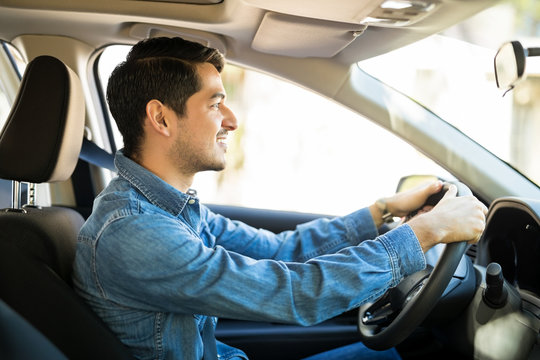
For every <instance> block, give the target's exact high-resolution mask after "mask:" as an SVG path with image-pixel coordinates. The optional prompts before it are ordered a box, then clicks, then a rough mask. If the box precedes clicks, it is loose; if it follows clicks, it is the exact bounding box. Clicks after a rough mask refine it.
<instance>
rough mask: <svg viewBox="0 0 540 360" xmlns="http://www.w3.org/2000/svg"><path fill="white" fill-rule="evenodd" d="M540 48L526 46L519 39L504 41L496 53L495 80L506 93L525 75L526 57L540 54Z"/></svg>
mask: <svg viewBox="0 0 540 360" xmlns="http://www.w3.org/2000/svg"><path fill="white" fill-rule="evenodd" d="M539 55H540V48H524V47H523V46H522V45H521V43H520V42H519V41H511V42H507V43H504V44H503V45H502V46H501V47H500V48H499V50H498V51H497V54H495V64H494V65H495V80H496V82H497V87H498V88H499V89H503V90H505V94H506V93H507V92H508V91H510V90H512V89H513V88H514V86H515V85H516V83H517V82H518V81H519V80H521V79H522V78H523V77H524V73H525V58H526V57H527V56H539Z"/></svg>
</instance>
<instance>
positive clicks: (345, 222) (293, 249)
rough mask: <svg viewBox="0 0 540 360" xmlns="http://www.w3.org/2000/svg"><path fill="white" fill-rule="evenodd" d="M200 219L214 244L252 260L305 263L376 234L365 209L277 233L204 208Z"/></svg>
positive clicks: (356, 243)
mask: <svg viewBox="0 0 540 360" xmlns="http://www.w3.org/2000/svg"><path fill="white" fill-rule="evenodd" d="M202 216H203V218H204V219H205V220H206V224H207V225H208V228H209V232H210V233H211V234H212V235H213V236H215V241H216V244H217V245H220V246H223V247H224V248H226V249H227V250H230V251H235V252H238V253H240V254H243V255H246V256H249V257H252V258H254V259H275V260H282V261H296V262H305V261H307V260H309V259H311V258H313V257H316V256H320V255H324V254H330V253H335V252H337V251H339V250H341V249H343V248H345V247H347V246H352V245H358V244H359V243H360V242H362V241H364V240H367V239H374V238H375V237H376V236H377V235H378V233H377V229H376V227H375V224H374V223H373V219H372V217H371V213H370V212H369V210H368V209H367V208H365V209H361V210H358V211H356V212H353V213H352V214H350V215H347V216H343V217H336V218H333V219H328V218H320V219H316V220H313V221H310V222H308V223H305V224H301V225H298V226H297V227H296V229H295V230H294V231H285V232H282V233H280V234H274V233H272V232H270V231H267V230H264V229H255V228H253V227H251V226H248V225H246V224H244V223H242V222H238V221H232V220H230V219H228V218H226V217H223V216H221V215H219V214H215V213H213V212H212V211H210V210H209V209H208V208H205V207H203V208H202Z"/></svg>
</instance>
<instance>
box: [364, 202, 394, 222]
mask: <svg viewBox="0 0 540 360" xmlns="http://www.w3.org/2000/svg"><path fill="white" fill-rule="evenodd" d="M369 211H370V212H371V217H372V218H373V222H374V223H375V226H376V227H377V228H378V227H380V226H381V225H382V224H384V223H385V222H391V221H392V219H393V216H392V214H391V213H390V211H388V206H387V204H386V200H385V199H382V198H381V199H379V200H377V201H375V203H373V204H372V205H371V206H370V207H369Z"/></svg>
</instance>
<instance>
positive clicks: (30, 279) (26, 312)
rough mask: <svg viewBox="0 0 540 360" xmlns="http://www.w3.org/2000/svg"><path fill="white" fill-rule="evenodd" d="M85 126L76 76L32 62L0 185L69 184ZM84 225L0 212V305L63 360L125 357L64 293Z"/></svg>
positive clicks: (3, 156) (4, 150)
mask: <svg viewBox="0 0 540 360" xmlns="http://www.w3.org/2000/svg"><path fill="white" fill-rule="evenodd" d="M84 118H85V106H84V98H83V92H82V88H81V84H80V81H79V79H78V77H77V75H76V74H75V73H74V72H73V71H72V70H71V69H70V68H69V67H67V66H66V65H65V64H64V63H62V62H61V61H60V60H58V59H56V58H53V57H50V56H40V57H37V58H35V59H34V60H32V61H31V62H30V63H29V64H28V66H27V68H26V71H25V74H24V76H23V79H22V82H21V86H20V89H19V93H18V95H17V97H16V100H15V103H14V105H13V107H12V111H11V112H10V114H9V116H8V119H7V120H6V124H5V126H4V128H3V129H2V132H1V133H0V178H3V179H8V180H13V181H15V182H29V183H41V182H53V181H63V180H67V179H69V177H70V176H71V173H72V172H73V169H74V168H75V165H76V163H77V159H78V155H79V152H80V148H81V143H82V137H83V129H84ZM82 224H83V218H82V217H81V215H80V214H79V213H77V212H76V211H74V210H72V209H69V208H64V207H43V208H39V207H32V206H30V207H29V206H26V207H22V208H10V209H3V210H0V299H1V300H3V301H4V302H5V303H6V304H7V305H8V306H9V307H10V308H11V309H13V310H14V311H15V312H17V313H18V314H20V315H21V316H22V317H24V318H25V319H26V320H27V321H28V322H29V323H30V324H31V325H32V326H34V327H35V328H36V329H37V330H39V331H40V332H41V333H42V334H43V335H44V336H45V337H46V338H48V339H49V340H50V341H51V342H52V343H53V344H54V345H55V346H56V347H57V348H58V349H59V350H60V351H61V352H63V353H64V354H65V355H66V356H67V357H68V358H70V359H129V358H131V356H130V355H129V353H128V352H127V350H126V348H125V347H124V346H123V345H122V344H121V342H120V341H119V340H118V339H117V338H116V337H115V336H114V335H113V334H112V332H111V331H110V330H109V329H108V328H107V326H106V325H105V324H104V323H103V322H102V321H101V319H99V318H98V317H97V316H96V315H95V314H94V313H93V312H92V310H91V309H90V308H89V307H88V305H87V304H86V303H85V302H84V301H83V300H82V299H80V298H79V297H78V296H77V294H76V293H75V292H74V291H73V289H72V288H71V271H72V264H73V260H74V255H75V246H76V241H77V233H78V231H79V229H80V227H81V226H82Z"/></svg>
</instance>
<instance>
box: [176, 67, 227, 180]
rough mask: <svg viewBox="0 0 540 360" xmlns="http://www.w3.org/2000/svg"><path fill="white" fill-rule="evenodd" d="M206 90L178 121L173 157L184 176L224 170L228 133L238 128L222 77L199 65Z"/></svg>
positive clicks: (199, 92) (198, 93)
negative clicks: (227, 105) (227, 100)
mask: <svg viewBox="0 0 540 360" xmlns="http://www.w3.org/2000/svg"><path fill="white" fill-rule="evenodd" d="M197 68H198V72H199V76H200V78H201V83H202V88H201V90H200V91H198V92H196V93H195V94H193V95H192V96H191V97H190V98H189V99H188V100H187V102H186V111H185V115H184V116H182V117H179V118H178V134H177V137H176V141H175V143H174V146H173V148H172V149H171V153H170V155H171V156H173V160H174V161H175V163H177V164H179V166H180V170H181V171H182V172H184V173H192V174H195V173H197V172H199V171H205V170H216V171H218V170H223V169H224V168H225V153H226V151H227V143H226V140H227V133H228V132H229V131H233V130H235V129H236V128H237V121H236V117H235V116H234V114H233V112H232V111H231V110H230V109H229V108H228V107H226V106H225V89H224V88H223V83H222V82H221V76H220V74H219V72H218V71H217V70H216V68H215V67H214V66H213V65H212V64H209V63H204V64H200V65H197Z"/></svg>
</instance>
